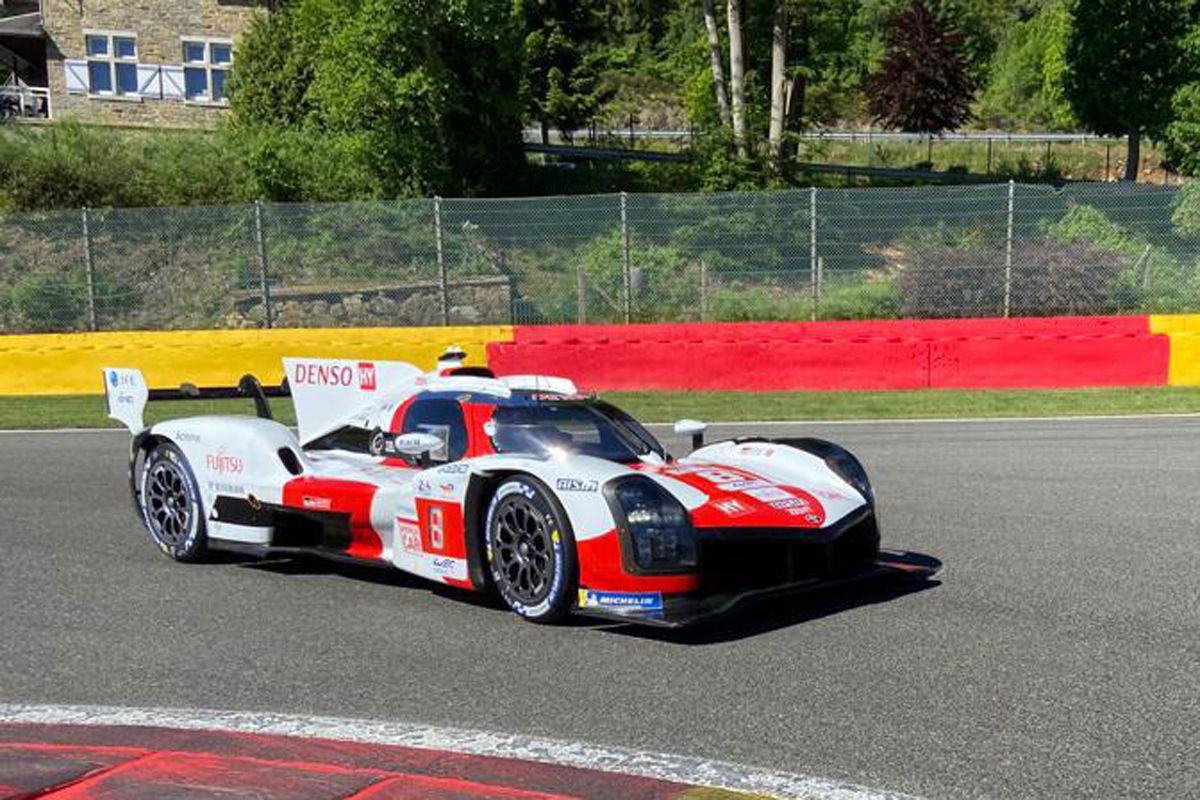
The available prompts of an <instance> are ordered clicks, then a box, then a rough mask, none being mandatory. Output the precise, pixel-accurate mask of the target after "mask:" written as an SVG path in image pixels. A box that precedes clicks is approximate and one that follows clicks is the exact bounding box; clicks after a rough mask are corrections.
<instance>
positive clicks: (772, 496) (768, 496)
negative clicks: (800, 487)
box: [745, 486, 791, 503]
mask: <svg viewBox="0 0 1200 800" xmlns="http://www.w3.org/2000/svg"><path fill="white" fill-rule="evenodd" d="M745 494H746V495H748V496H750V497H753V498H754V499H755V500H762V501H763V502H764V503H770V502H772V501H774V500H787V499H788V498H790V497H791V495H790V494H788V493H787V492H785V491H784V490H783V489H780V488H779V487H778V486H768V487H766V488H765V489H747V490H746V491H745Z"/></svg>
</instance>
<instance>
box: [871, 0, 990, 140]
mask: <svg viewBox="0 0 1200 800" xmlns="http://www.w3.org/2000/svg"><path fill="white" fill-rule="evenodd" d="M962 43H963V36H962V34H961V33H960V32H958V31H955V30H945V29H943V27H942V25H941V23H939V21H938V20H937V18H936V17H935V16H934V15H933V14H932V13H930V11H929V9H928V8H927V7H926V5H925V2H924V0H912V4H911V5H910V6H909V7H908V8H907V9H905V10H904V11H902V12H901V13H900V14H898V15H897V16H895V17H894V18H893V19H892V21H891V30H890V32H889V34H888V47H887V53H886V54H885V56H884V59H883V63H882V64H881V65H880V68H879V71H878V72H877V73H875V74H874V75H872V76H871V77H870V79H868V81H867V83H866V86H865V88H866V91H867V94H868V96H869V98H870V110H871V115H872V116H873V117H874V118H875V119H876V120H877V121H879V122H881V123H883V124H884V125H887V126H888V127H891V128H899V129H900V130H904V131H915V132H920V133H941V132H942V131H947V130H955V129H957V128H958V127H960V126H961V125H962V124H963V123H964V122H966V121H967V119H968V118H969V117H970V103H971V95H972V87H971V81H970V77H969V75H968V73H967V61H966V59H965V58H964V57H963V55H962V52H961V48H962Z"/></svg>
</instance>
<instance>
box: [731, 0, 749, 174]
mask: <svg viewBox="0 0 1200 800" xmlns="http://www.w3.org/2000/svg"><path fill="white" fill-rule="evenodd" d="M726 12H727V13H726V16H727V17H728V23H729V93H730V95H731V96H732V99H733V141H734V144H735V145H736V146H737V151H738V155H739V156H741V157H743V158H745V157H746V155H747V154H748V151H747V149H746V61H745V57H744V56H743V55H742V0H728V3H727V6H726Z"/></svg>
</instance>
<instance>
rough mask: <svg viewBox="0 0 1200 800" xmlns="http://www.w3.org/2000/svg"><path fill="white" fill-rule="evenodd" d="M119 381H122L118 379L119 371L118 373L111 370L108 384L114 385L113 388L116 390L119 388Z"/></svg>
mask: <svg viewBox="0 0 1200 800" xmlns="http://www.w3.org/2000/svg"><path fill="white" fill-rule="evenodd" d="M119 380H120V379H119V378H118V377H117V371H116V370H115V369H110V370H109V371H108V382H109V383H110V384H111V385H112V387H113V388H114V389H115V388H116V386H117V382H118V381H119Z"/></svg>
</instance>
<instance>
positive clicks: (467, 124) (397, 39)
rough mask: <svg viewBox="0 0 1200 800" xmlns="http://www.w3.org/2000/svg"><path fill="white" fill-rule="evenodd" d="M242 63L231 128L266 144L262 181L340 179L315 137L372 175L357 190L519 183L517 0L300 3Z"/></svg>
mask: <svg viewBox="0 0 1200 800" xmlns="http://www.w3.org/2000/svg"><path fill="white" fill-rule="evenodd" d="M236 64H237V66H236V67H235V77H234V82H233V84H232V86H233V91H232V100H231V102H232V105H233V126H234V128H235V130H236V131H238V133H239V134H240V135H242V136H245V137H247V139H248V140H249V141H251V142H253V143H254V145H255V148H254V149H253V150H252V156H254V158H253V161H252V164H251V169H252V172H254V174H255V175H256V177H257V178H258V179H259V181H260V184H262V185H264V186H265V187H267V188H274V189H277V190H279V191H281V192H283V193H284V194H285V196H286V195H287V192H288V191H294V190H295V187H297V186H299V187H303V186H305V185H309V186H311V185H321V182H322V181H327V180H328V178H329V177H330V176H329V171H328V168H327V167H328V162H326V163H325V164H324V165H315V164H313V163H311V162H314V161H315V160H317V158H318V157H314V156H313V155H312V152H307V153H306V152H305V149H304V148H305V143H306V142H307V143H309V147H310V149H311V151H313V152H316V153H319V154H320V156H319V157H320V158H331V159H334V160H335V162H336V163H337V167H336V168H335V170H334V172H336V173H340V174H345V175H354V176H358V175H365V176H368V180H367V181H366V183H365V185H364V187H363V190H362V191H360V192H357V193H356V194H357V196H368V197H369V196H373V195H383V196H398V195H400V196H403V195H420V194H434V193H442V194H480V193H491V192H504V191H512V186H513V183H514V181H516V180H518V179H519V176H520V171H521V169H522V165H523V162H524V156H523V153H522V149H521V139H520V126H521V101H520V83H521V75H522V67H523V50H522V46H521V25H520V19H519V14H518V9H517V8H516V7H514V6H513V5H512V4H511V3H510V2H505V1H504V0H353V1H352V2H350V3H340V2H334V0H296V2H294V3H292V4H291V6H290V10H288V11H286V12H284V13H282V14H278V15H273V16H272V17H270V18H269V19H268V20H266V21H265V22H263V23H260V24H259V25H258V26H256V27H255V29H253V30H252V31H251V35H248V36H247V37H246V39H245V40H244V41H243V43H242V46H241V48H240V50H239V54H238V59H237V62H236ZM281 76H282V77H281ZM298 158H299V159H301V160H302V161H307V162H309V164H307V165H306V164H304V163H300V164H297V163H296V160H297V159H298ZM313 169H316V170H318V171H323V172H324V174H323V175H316V176H313V175H311V174H309V173H310V172H311V170H313ZM314 181H315V182H316V183H315V184H314ZM327 185H328V184H327ZM332 188H333V189H334V190H335V191H336V192H338V193H340V192H342V191H344V190H345V189H347V188H352V187H347V186H346V185H345V184H344V183H339V182H337V181H334V182H333V184H332ZM287 199H294V198H291V197H287ZM303 199H340V198H338V197H336V196H335V197H319V198H312V197H305V198H303Z"/></svg>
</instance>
